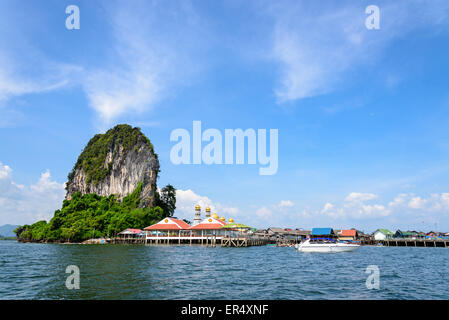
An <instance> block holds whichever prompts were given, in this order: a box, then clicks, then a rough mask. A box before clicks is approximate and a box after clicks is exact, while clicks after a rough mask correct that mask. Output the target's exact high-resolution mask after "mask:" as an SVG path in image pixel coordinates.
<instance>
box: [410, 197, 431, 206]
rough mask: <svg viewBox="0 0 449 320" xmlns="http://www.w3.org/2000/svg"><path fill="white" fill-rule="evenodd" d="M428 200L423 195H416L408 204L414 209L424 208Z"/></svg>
mask: <svg viewBox="0 0 449 320" xmlns="http://www.w3.org/2000/svg"><path fill="white" fill-rule="evenodd" d="M426 202H427V200H424V199H422V198H421V197H415V198H412V199H411V200H410V201H409V203H408V206H409V207H410V208H412V209H422V208H424V206H425V204H426Z"/></svg>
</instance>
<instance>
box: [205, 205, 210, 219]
mask: <svg viewBox="0 0 449 320" xmlns="http://www.w3.org/2000/svg"><path fill="white" fill-rule="evenodd" d="M206 218H210V208H209V207H207V208H206Z"/></svg>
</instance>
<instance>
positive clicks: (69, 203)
mask: <svg viewBox="0 0 449 320" xmlns="http://www.w3.org/2000/svg"><path fill="white" fill-rule="evenodd" d="M170 187H171V186H170ZM171 188H173V187H171ZM171 188H169V189H170V190H171V191H172V189H171ZM173 190H174V188H173ZM141 191H142V183H140V184H139V185H138V187H137V188H136V189H135V190H134V192H133V193H131V194H130V195H128V196H127V197H125V198H124V199H123V200H122V202H119V201H118V200H117V199H116V196H115V195H111V196H109V197H102V196H98V195H96V194H86V195H81V193H79V192H77V193H75V194H74V195H73V197H72V199H71V200H64V202H63V205H62V208H61V210H56V211H55V215H54V217H53V218H52V219H51V220H50V222H48V223H47V222H46V221H39V222H36V223H34V224H32V225H24V226H19V227H18V228H16V229H15V230H14V232H15V233H16V234H17V236H18V238H19V239H20V240H22V241H48V242H81V241H84V240H87V239H90V238H100V237H112V236H115V235H116V234H117V233H119V232H120V231H123V230H124V229H126V228H139V229H143V228H145V227H147V226H149V225H151V224H154V223H156V222H158V221H160V220H161V219H163V218H164V217H166V216H168V215H170V212H167V211H166V212H164V210H163V209H162V208H161V207H159V206H155V207H152V208H139V207H138V205H139V199H140V192H141ZM164 201H168V202H169V203H170V204H168V203H165V202H164ZM173 203H176V199H175V198H173V193H172V192H170V196H169V197H168V198H167V197H164V199H163V200H162V199H160V200H159V204H160V205H162V206H165V207H170V206H171V205H172V204H173Z"/></svg>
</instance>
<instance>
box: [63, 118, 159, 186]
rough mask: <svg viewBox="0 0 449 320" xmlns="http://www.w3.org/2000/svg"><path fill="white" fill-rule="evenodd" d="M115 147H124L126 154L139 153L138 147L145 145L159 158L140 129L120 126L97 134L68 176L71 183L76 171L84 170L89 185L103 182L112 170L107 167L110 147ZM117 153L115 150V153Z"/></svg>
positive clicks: (110, 167)
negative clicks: (106, 162) (133, 151)
mask: <svg viewBox="0 0 449 320" xmlns="http://www.w3.org/2000/svg"><path fill="white" fill-rule="evenodd" d="M113 145H120V146H122V147H123V152H124V153H125V154H126V153H127V152H129V151H131V150H135V151H138V146H140V145H144V146H145V147H146V148H149V149H150V150H151V152H152V153H153V154H154V155H155V157H156V158H157V154H155V153H154V147H153V145H152V144H151V142H150V140H149V139H148V138H147V137H146V136H145V135H144V134H143V133H142V132H141V131H140V128H133V127H131V126H130V125H127V124H120V125H117V126H115V127H114V128H112V129H110V130H108V131H107V132H106V133H105V134H96V135H95V136H94V137H93V138H92V139H90V141H89V142H88V143H87V146H86V147H85V148H84V150H83V152H82V153H81V154H80V156H79V157H78V160H77V162H76V163H75V166H74V167H73V169H72V171H71V172H70V173H69V175H68V179H69V182H71V181H72V180H73V177H74V176H75V172H76V170H83V171H84V172H85V173H86V178H87V181H86V182H87V183H94V184H97V183H98V182H100V181H102V180H103V179H104V178H105V177H106V176H107V175H108V174H109V173H110V171H111V169H112V166H111V165H109V166H107V167H105V160H106V156H107V154H108V151H109V149H110V147H111V146H113ZM117 151H118V150H114V152H117Z"/></svg>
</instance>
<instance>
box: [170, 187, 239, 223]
mask: <svg viewBox="0 0 449 320" xmlns="http://www.w3.org/2000/svg"><path fill="white" fill-rule="evenodd" d="M196 205H199V206H200V207H201V210H202V217H203V218H204V216H205V209H206V207H208V206H209V207H210V208H211V212H212V213H213V212H216V213H217V214H218V215H219V216H224V217H225V218H234V219H235V218H236V217H239V216H240V210H239V209H238V208H237V207H232V206H226V205H223V204H221V203H219V202H215V201H212V200H211V199H210V198H209V197H207V196H201V195H199V194H196V193H195V192H194V191H192V190H190V189H188V190H176V211H175V216H177V217H178V218H181V219H187V220H189V221H192V220H193V218H194V216H195V206H196Z"/></svg>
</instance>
